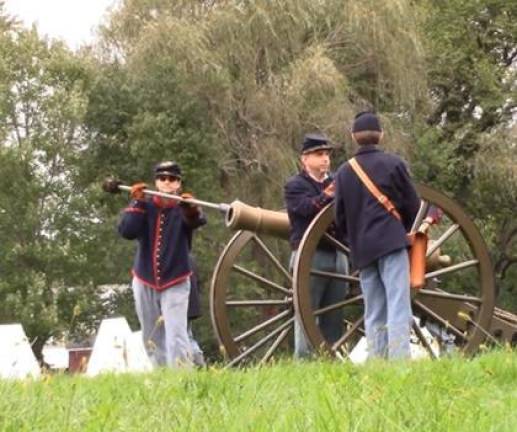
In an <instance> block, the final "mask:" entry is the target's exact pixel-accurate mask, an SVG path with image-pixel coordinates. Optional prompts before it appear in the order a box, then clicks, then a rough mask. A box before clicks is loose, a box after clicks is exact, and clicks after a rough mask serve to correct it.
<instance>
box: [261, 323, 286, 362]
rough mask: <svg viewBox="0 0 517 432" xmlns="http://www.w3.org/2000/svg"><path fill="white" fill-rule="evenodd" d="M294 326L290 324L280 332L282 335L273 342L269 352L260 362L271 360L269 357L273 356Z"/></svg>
mask: <svg viewBox="0 0 517 432" xmlns="http://www.w3.org/2000/svg"><path fill="white" fill-rule="evenodd" d="M292 328H293V326H292V325H290V326H289V327H287V328H286V329H285V330H283V331H282V333H280V335H279V336H278V337H277V338H276V339H275V341H274V342H273V343H272V344H271V346H270V347H269V349H268V350H267V352H266V354H265V355H264V357H262V359H261V360H260V364H264V363H267V362H268V361H269V359H270V358H271V356H272V355H273V353H274V352H275V351H276V349H277V348H278V346H279V345H280V344H281V343H282V342H283V341H284V340H285V338H286V337H287V335H288V334H289V332H290V331H291V329H292Z"/></svg>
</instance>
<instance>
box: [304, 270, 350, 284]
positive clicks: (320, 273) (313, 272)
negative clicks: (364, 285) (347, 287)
mask: <svg viewBox="0 0 517 432" xmlns="http://www.w3.org/2000/svg"><path fill="white" fill-rule="evenodd" d="M311 275H313V276H323V277H327V278H332V279H339V280H344V281H347V282H354V283H359V278H358V277H354V276H349V275H345V274H340V273H332V272H326V271H322V270H314V269H311Z"/></svg>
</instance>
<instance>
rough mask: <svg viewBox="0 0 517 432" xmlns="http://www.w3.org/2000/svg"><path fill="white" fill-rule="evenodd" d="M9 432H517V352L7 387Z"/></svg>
mask: <svg viewBox="0 0 517 432" xmlns="http://www.w3.org/2000/svg"><path fill="white" fill-rule="evenodd" d="M0 430H2V431H13V432H14V431H16V432H18V431H101V430H105V431H145V432H151V431H224V432H228V431H313V430H318V431H320V430H321V431H454V432H456V431H470V432H474V431H476V432H477V431H509V432H510V431H511V432H515V431H517V352H516V351H513V352H512V351H509V350H507V351H502V352H492V353H488V354H485V355H483V356H478V357H476V358H474V359H464V358H460V357H457V358H449V359H441V360H439V361H434V362H433V361H429V360H424V361H419V362H407V363H405V362H404V363H385V362H371V363H368V364H367V365H364V366H354V365H352V364H349V363H337V362H331V361H314V362H305V363H295V362H282V363H279V364H276V365H273V366H267V367H262V368H251V369H247V370H223V369H221V368H217V367H214V368H210V369H208V370H203V371H190V372H189V371H179V372H178V371H173V370H157V371H154V372H153V373H150V374H145V375H129V374H121V375H104V376H100V377H97V378H86V377H84V376H67V375H58V376H48V377H46V378H44V379H42V380H39V381H0Z"/></svg>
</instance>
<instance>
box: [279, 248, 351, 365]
mask: <svg viewBox="0 0 517 432" xmlns="http://www.w3.org/2000/svg"><path fill="white" fill-rule="evenodd" d="M295 257H296V251H293V253H292V254H291V261H290V265H289V267H290V269H291V271H292V268H293V266H294V260H295ZM312 268H313V269H315V270H321V271H326V272H332V273H339V274H347V273H348V259H347V257H346V255H344V254H342V253H341V252H333V251H326V250H319V249H318V250H316V253H315V254H314V257H313V259H312ZM347 293H348V283H346V282H344V281H342V280H339V279H333V278H327V277H321V276H311V280H310V295H311V304H312V308H313V310H316V309H319V308H322V307H325V306H330V305H332V304H335V303H337V302H340V301H342V300H344V299H345V297H346V295H347ZM318 325H319V327H320V330H321V333H322V334H323V337H324V338H325V340H327V341H328V342H330V343H333V342H336V341H337V340H338V339H339V337H340V336H341V334H342V333H343V309H342V308H339V309H336V310H333V311H330V312H327V313H325V314H323V315H320V316H319V317H318ZM311 351H312V349H311V347H310V346H309V343H308V341H307V337H306V336H305V333H304V331H303V328H302V326H301V325H300V323H299V322H298V320H297V319H295V322H294V355H295V357H298V358H303V357H308V356H310V354H311Z"/></svg>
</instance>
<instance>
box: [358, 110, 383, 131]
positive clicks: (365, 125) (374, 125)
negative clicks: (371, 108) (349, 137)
mask: <svg viewBox="0 0 517 432" xmlns="http://www.w3.org/2000/svg"><path fill="white" fill-rule="evenodd" d="M364 131H377V132H382V129H381V123H380V122H379V118H378V117H377V116H376V115H375V114H374V113H372V112H367V111H365V112H361V113H359V114H357V115H356V116H355V119H354V124H353V126H352V133H355V132H364Z"/></svg>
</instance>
